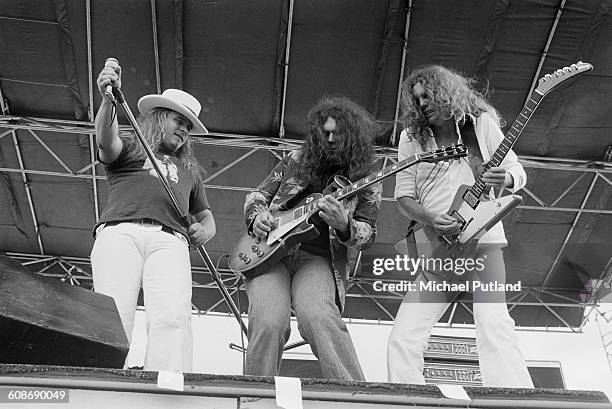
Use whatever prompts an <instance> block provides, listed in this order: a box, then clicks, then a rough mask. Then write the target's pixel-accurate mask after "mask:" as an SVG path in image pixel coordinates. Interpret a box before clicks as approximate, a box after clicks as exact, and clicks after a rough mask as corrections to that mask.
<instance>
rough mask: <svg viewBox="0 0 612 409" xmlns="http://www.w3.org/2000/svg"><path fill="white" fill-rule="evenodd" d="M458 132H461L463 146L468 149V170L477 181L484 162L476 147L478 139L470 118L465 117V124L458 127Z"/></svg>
mask: <svg viewBox="0 0 612 409" xmlns="http://www.w3.org/2000/svg"><path fill="white" fill-rule="evenodd" d="M459 131H460V132H461V139H462V140H463V144H464V145H465V146H467V148H468V156H467V160H468V163H469V165H470V169H472V174H473V175H474V179H478V176H480V173H481V172H480V169H481V167H482V164H483V162H484V160H483V159H482V154H481V153H480V146H478V138H477V137H476V130H475V128H474V121H472V118H470V117H467V118H466V120H465V122H464V123H463V124H462V125H460V126H459Z"/></svg>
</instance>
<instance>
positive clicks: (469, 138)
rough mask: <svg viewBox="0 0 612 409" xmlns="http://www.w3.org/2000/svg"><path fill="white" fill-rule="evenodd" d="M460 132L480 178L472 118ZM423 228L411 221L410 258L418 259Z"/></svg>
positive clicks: (407, 240) (478, 151)
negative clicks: (417, 239)
mask: <svg viewBox="0 0 612 409" xmlns="http://www.w3.org/2000/svg"><path fill="white" fill-rule="evenodd" d="M458 131H459V132H460V133H461V139H462V141H463V144H464V145H465V146H466V147H467V148H468V156H467V159H468V164H469V165H470V169H471V170H472V174H473V175H474V179H477V178H478V177H479V176H480V173H481V172H480V169H481V167H482V164H483V163H484V160H483V158H482V154H481V153H480V146H479V145H478V138H477V137H476V129H475V127H474V121H472V118H471V117H469V116H468V117H467V118H466V120H465V121H464V122H463V124H460V125H459V126H458ZM422 228H423V223H420V222H417V221H415V220H411V221H410V224H409V225H408V232H407V233H406V246H407V248H408V256H409V257H418V251H417V247H418V246H417V243H416V237H415V233H416V232H417V231H419V230H420V229H422Z"/></svg>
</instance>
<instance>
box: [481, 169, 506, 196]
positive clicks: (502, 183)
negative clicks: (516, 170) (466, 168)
mask: <svg viewBox="0 0 612 409" xmlns="http://www.w3.org/2000/svg"><path fill="white" fill-rule="evenodd" d="M482 181H483V182H484V183H485V187H486V191H485V193H487V192H488V191H489V190H491V188H493V190H494V191H495V194H496V195H499V193H500V191H501V190H502V189H504V188H506V187H508V188H512V186H514V179H513V178H512V174H510V173H508V172H506V169H504V168H500V167H496V168H491V169H489V170H487V171H486V172H485V173H483V175H482Z"/></svg>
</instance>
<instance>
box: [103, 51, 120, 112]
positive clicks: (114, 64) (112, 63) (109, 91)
mask: <svg viewBox="0 0 612 409" xmlns="http://www.w3.org/2000/svg"><path fill="white" fill-rule="evenodd" d="M104 67H105V68H106V67H109V68H112V69H113V70H115V72H116V70H117V68H118V67H119V61H117V60H116V59H114V58H107V59H106V62H105V63H104ZM104 95H105V96H106V98H108V100H109V101H110V102H112V103H114V102H115V97H114V96H113V86H112V85H111V84H108V85H107V86H106V90H105V91H104Z"/></svg>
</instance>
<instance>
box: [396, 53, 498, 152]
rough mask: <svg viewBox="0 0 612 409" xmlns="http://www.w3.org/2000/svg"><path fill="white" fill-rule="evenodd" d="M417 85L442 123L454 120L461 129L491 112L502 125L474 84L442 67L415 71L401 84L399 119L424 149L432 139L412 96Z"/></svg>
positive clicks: (468, 79) (427, 66) (424, 118)
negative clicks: (482, 114) (467, 123)
mask: <svg viewBox="0 0 612 409" xmlns="http://www.w3.org/2000/svg"><path fill="white" fill-rule="evenodd" d="M417 83H420V84H421V85H422V86H423V88H425V91H426V93H427V96H428V97H429V99H430V101H431V102H430V104H431V103H433V104H434V107H435V108H436V109H437V110H438V112H440V113H442V116H443V118H444V119H450V118H454V119H455V121H456V122H457V123H459V124H460V125H461V124H463V123H465V121H466V120H467V119H468V118H469V117H470V116H472V117H478V116H480V114H481V113H483V112H491V113H492V114H493V115H494V116H495V118H496V120H497V121H498V124H499V125H500V126H501V125H502V121H501V119H500V116H499V114H498V113H497V111H496V110H495V109H494V108H493V107H492V106H491V105H490V104H489V103H488V102H487V98H486V95H487V93H486V91H485V92H483V93H481V92H479V91H478V90H476V88H475V86H474V85H475V83H476V80H475V79H473V78H466V77H464V76H462V75H461V74H459V73H458V72H456V71H454V70H452V69H450V68H446V67H443V66H441V65H426V66H422V67H418V68H416V69H415V70H414V71H412V72H411V73H410V75H409V76H408V78H406V79H405V80H404V82H403V83H402V90H401V91H402V98H401V106H402V113H403V115H402V117H401V119H402V120H403V122H404V125H405V126H406V128H407V131H408V132H409V135H410V136H411V137H414V138H416V139H417V140H418V141H419V143H420V144H421V146H423V147H425V146H426V145H427V142H428V138H429V137H430V136H431V135H432V134H431V129H430V128H429V122H428V121H427V118H426V117H425V115H424V114H423V112H422V111H421V109H420V107H419V103H418V101H417V100H416V99H415V98H414V96H413V94H412V89H413V87H414V86H415V85H416V84H417Z"/></svg>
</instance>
